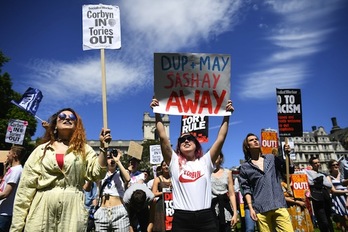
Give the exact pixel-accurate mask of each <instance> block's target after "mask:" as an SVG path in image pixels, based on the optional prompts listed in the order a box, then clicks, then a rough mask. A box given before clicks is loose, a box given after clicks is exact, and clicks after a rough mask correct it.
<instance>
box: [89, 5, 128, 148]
mask: <svg viewBox="0 0 348 232" xmlns="http://www.w3.org/2000/svg"><path fill="white" fill-rule="evenodd" d="M82 24H83V38H82V40H83V50H92V49H100V57H101V74H102V105H103V127H104V128H105V129H106V128H108V120H107V113H108V112H107V100H106V74H105V73H106V72H105V51H104V49H120V48H121V25H120V9H119V7H118V6H112V5H103V4H98V5H83V7H82ZM104 146H105V148H107V147H108V144H104Z"/></svg>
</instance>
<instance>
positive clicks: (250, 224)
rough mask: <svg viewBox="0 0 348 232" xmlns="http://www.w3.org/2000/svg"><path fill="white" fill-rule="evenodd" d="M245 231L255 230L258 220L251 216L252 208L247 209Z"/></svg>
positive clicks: (251, 231)
mask: <svg viewBox="0 0 348 232" xmlns="http://www.w3.org/2000/svg"><path fill="white" fill-rule="evenodd" d="M244 211H245V217H244V220H245V232H254V231H255V225H256V222H255V221H254V220H253V219H252V218H251V217H250V209H245V210H244Z"/></svg>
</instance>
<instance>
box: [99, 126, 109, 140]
mask: <svg viewBox="0 0 348 232" xmlns="http://www.w3.org/2000/svg"><path fill="white" fill-rule="evenodd" d="M111 139H112V137H111V134H110V129H105V128H102V130H101V132H100V135H99V141H100V143H110V142H111Z"/></svg>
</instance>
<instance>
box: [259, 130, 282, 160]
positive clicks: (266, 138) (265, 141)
mask: <svg viewBox="0 0 348 232" xmlns="http://www.w3.org/2000/svg"><path fill="white" fill-rule="evenodd" d="M274 149H277V151H278V134H277V132H276V131H274V130H268V129H263V130H261V151H262V154H273V150H274Z"/></svg>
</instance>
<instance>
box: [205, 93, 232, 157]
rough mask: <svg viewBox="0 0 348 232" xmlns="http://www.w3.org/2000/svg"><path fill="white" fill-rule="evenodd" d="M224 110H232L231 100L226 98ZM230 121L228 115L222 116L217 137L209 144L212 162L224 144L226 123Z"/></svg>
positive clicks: (226, 129)
mask: <svg viewBox="0 0 348 232" xmlns="http://www.w3.org/2000/svg"><path fill="white" fill-rule="evenodd" d="M226 111H230V112H233V111H234V108H233V106H232V101H231V100H228V102H227V105H226ZM229 121H230V116H224V118H223V120H222V123H221V126H220V130H219V133H218V135H217V138H216V140H215V142H214V144H213V146H211V148H210V157H211V161H212V162H213V163H215V161H216V159H217V157H218V156H219V154H220V152H221V149H222V146H223V145H224V142H225V139H226V136H227V132H228V126H229V125H228V124H229Z"/></svg>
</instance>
